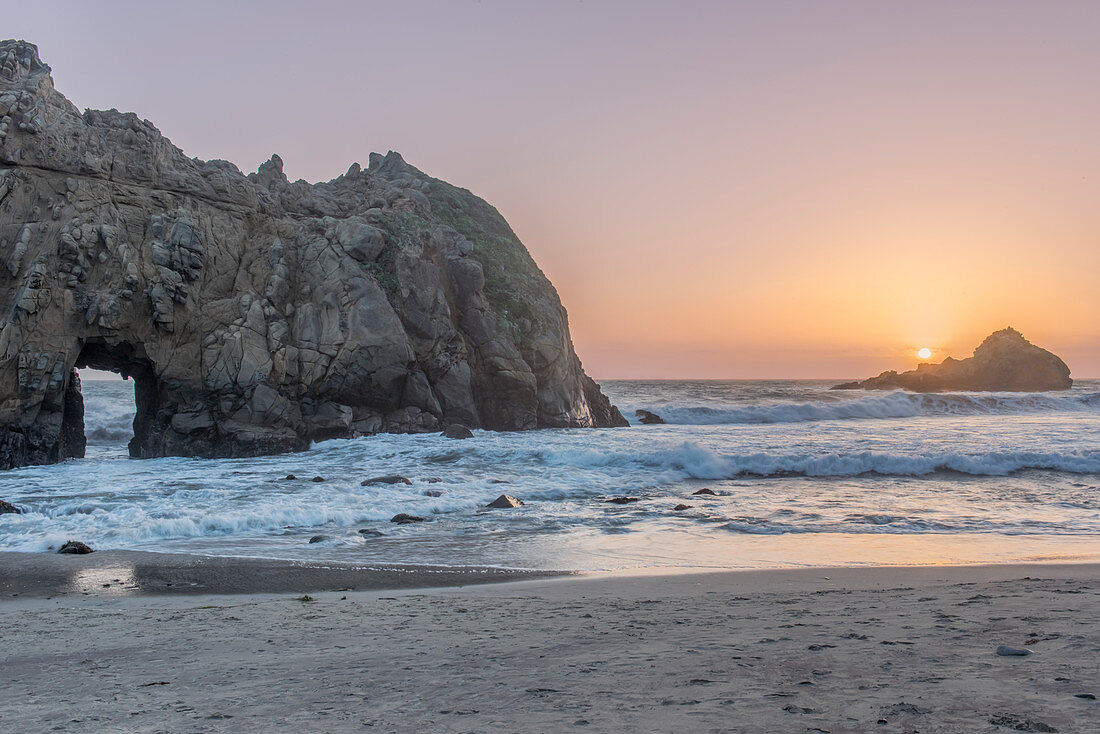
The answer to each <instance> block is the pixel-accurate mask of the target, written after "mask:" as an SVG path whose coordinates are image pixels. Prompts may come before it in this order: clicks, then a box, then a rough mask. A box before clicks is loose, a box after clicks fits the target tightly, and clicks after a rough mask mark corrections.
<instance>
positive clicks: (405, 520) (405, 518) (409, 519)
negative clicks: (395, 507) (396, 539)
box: [390, 512, 424, 525]
mask: <svg viewBox="0 0 1100 734" xmlns="http://www.w3.org/2000/svg"><path fill="white" fill-rule="evenodd" d="M390 522H395V523H397V524H398V525H408V524H409V523H413V522H424V518H422V517H418V516H417V515H407V514H405V513H404V512H399V513H398V514H396V515H394V516H393V517H391V518H390Z"/></svg>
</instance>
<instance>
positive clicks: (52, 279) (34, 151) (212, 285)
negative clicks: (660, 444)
mask: <svg viewBox="0 0 1100 734" xmlns="http://www.w3.org/2000/svg"><path fill="white" fill-rule="evenodd" d="M0 301H2V303H0V318H2V319H3V321H0V467H3V468H8V467H13V466H20V465H25V464H39V463H50V462H55V461H59V460H61V459H64V458H66V457H72V456H81V455H82V454H83V450H84V432H83V420H82V412H83V403H82V399H81V395H80V384H79V380H78V379H77V378H76V372H75V368H77V367H93V368H96V369H106V370H113V371H115V372H119V373H121V374H123V375H124V376H129V377H133V378H134V380H135V381H136V396H137V417H136V418H135V420H134V438H133V440H132V441H131V443H130V454H131V455H132V456H135V457H150V456H167V455H184V456H207V457H215V456H247V455H256V454H264V453H274V452H282V451H288V450H297V449H304V448H306V447H308V445H309V443H310V442H311V441H314V440H320V439H325V438H333V437H350V436H357V435H366V434H373V433H377V432H422V431H440V430H442V429H443V427H445V426H446V425H448V424H451V423H459V424H462V425H466V426H470V427H473V428H486V429H495V430H518V429H533V428H542V427H583V426H616V425H626V421H625V420H623V418H622V416H621V415H620V414H619V411H618V410H617V409H616V408H615V407H614V406H612V405H611V404H610V402H609V401H608V399H607V398H606V397H605V396H604V395H603V394H602V393H601V392H600V389H599V387H598V385H597V384H596V383H595V382H594V381H593V380H591V379H590V378H589V377H588V376H587V375H585V373H584V371H583V370H582V368H581V364H580V361H579V360H578V358H577V355H576V354H575V352H574V350H573V345H572V342H571V340H570V337H569V330H568V325H567V320H566V313H565V309H564V308H563V307H562V305H561V302H560V301H559V299H558V296H557V293H556V292H555V290H554V288H553V286H552V285H551V284H550V282H549V281H548V280H547V279H546V277H545V276H544V275H543V274H542V272H541V271H540V270H539V268H538V266H537V265H535V263H534V261H533V260H532V259H531V257H530V255H529V254H528V253H527V251H526V250H525V249H524V247H523V245H522V243H520V241H519V240H518V239H517V238H516V236H515V234H514V233H513V232H512V230H511V229H510V228H509V226H508V224H507V223H506V222H505V221H504V219H503V218H502V217H501V216H500V215H499V214H498V213H497V212H496V210H494V209H493V208H492V207H491V206H489V205H488V204H487V203H485V202H484V201H482V200H481V199H479V198H477V197H475V196H474V195H472V194H470V193H469V192H468V191H466V190H464V189H459V188H456V187H454V186H451V185H449V184H447V183H445V182H443V181H439V180H437V179H433V178H430V177H429V176H426V175H425V174H423V173H421V172H420V171H419V170H417V169H416V168H414V167H412V166H410V165H408V164H407V163H405V161H404V160H402V158H401V156H400V155H398V154H396V153H392V152H391V153H389V154H388V155H385V156H382V155H378V154H373V153H372V154H371V156H370V165H369V167H368V168H367V169H366V170H364V169H361V168H360V167H359V165H358V164H355V165H353V166H352V167H351V168H350V169H349V170H348V171H347V173H346V174H344V175H343V176H340V177H339V178H336V179H333V180H332V181H329V182H327V183H320V184H313V185H310V184H307V183H305V182H304V181H295V182H291V181H289V180H287V177H286V176H285V175H284V174H283V170H282V161H281V160H280V159H279V157H278V156H272V158H271V160H269V161H268V162H267V163H265V164H263V165H262V166H260V169H259V171H257V172H256V173H253V174H250V175H249V176H247V177H246V176H244V175H243V174H241V172H240V171H239V170H238V169H237V168H236V167H235V166H234V165H233V164H231V163H228V162H225V161H200V160H196V159H191V158H188V157H186V156H185V155H184V154H183V152H182V151H180V150H179V149H178V148H176V147H175V146H173V145H172V143H171V142H170V141H169V140H168V139H167V138H165V137H164V136H162V135H161V134H160V132H159V131H158V130H157V129H156V128H155V127H153V125H152V124H151V123H149V122H148V121H145V120H141V119H139V118H138V117H137V116H136V115H134V114H133V113H120V112H118V111H116V110H108V111H105V112H104V111H95V110H87V111H85V112H84V113H83V114H81V113H80V112H79V111H78V110H77V109H76V108H75V107H74V106H73V105H72V104H71V103H70V102H69V101H68V100H67V99H66V98H65V97H64V96H62V95H61V94H60V93H58V92H57V91H55V90H54V88H53V81H52V79H51V77H50V69H49V67H48V66H47V65H45V64H44V63H42V62H41V61H40V60H39V58H38V52H37V49H36V48H35V47H34V46H33V45H31V44H28V43H24V42H21V41H2V42H0Z"/></svg>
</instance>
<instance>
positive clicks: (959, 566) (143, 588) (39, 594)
mask: <svg viewBox="0 0 1100 734" xmlns="http://www.w3.org/2000/svg"><path fill="white" fill-rule="evenodd" d="M1040 573H1041V574H1043V575H1046V576H1051V577H1056V578H1077V577H1082V576H1083V577H1089V578H1091V577H1097V578H1100V562H1097V561H1095V560H1068V561H1067V560H1064V559H1059V560H1027V561H1006V562H1004V563H988V562H976V563H969V564H968V563H940V562H929V563H926V564H913V563H894V564H891V563H881V564H856V565H843V566H840V565H833V566H828V565H826V566H798V567H794V566H782V567H774V568H760V567H746V568H718V567H704V566H698V567H690V566H687V567H685V566H654V567H640V568H630V569H622V570H616V571H584V570H530V569H516V568H499V567H491V566H473V565H470V566H436V565H419V564H400V563H356V564H352V563H346V562H327V561H295V560H282V559H262V558H251V557H243V556H209V555H191V554H183V553H158V552H152V551H129V550H102V551H96V552H95V553H91V554H86V555H63V554H57V553H23V552H17V551H0V602H4V601H10V600H14V599H20V598H23V599H26V598H47V599H49V598H54V597H63V596H97V597H111V598H117V597H156V596H179V595H190V596H195V595H204V594H210V595H236V596H248V595H256V594H259V595H263V594H283V593H303V594H304V593H307V592H310V593H319V592H325V591H341V592H374V591H418V590H429V589H446V588H459V589H461V588H464V587H466V586H472V585H481V584H507V585H509V586H512V585H516V584H524V583H528V584H529V583H532V582H540V581H553V582H559V581H561V580H563V579H570V580H575V581H594V582H609V581H610V582H616V581H626V580H630V579H637V580H647V579H648V580H653V579H658V580H663V581H664V582H665V583H679V581H676V582H673V581H672V580H673V579H679V580H683V579H688V581H687V583H703V582H704V581H706V582H710V583H732V582H733V580H735V579H736V580H737V583H738V584H739V585H741V586H743V587H744V588H746V589H775V588H791V589H797V588H799V587H800V586H801V585H805V584H812V583H816V582H817V581H818V580H822V579H825V580H829V581H833V582H835V583H842V584H846V585H848V586H850V587H852V588H863V587H864V585H865V584H868V583H869V584H871V585H872V586H873V585H875V584H877V583H879V581H878V580H879V579H880V578H881V577H883V576H890V575H892V574H898V575H903V576H908V577H913V578H915V579H919V580H921V582H923V583H929V582H932V581H940V582H947V581H963V580H969V581H974V580H978V581H983V582H986V581H993V580H999V579H1002V580H1003V579H1005V578H1010V577H1016V576H1020V575H1028V574H1040Z"/></svg>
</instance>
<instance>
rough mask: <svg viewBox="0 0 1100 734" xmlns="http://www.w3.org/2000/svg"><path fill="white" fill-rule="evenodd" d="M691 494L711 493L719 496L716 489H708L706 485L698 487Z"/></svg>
mask: <svg viewBox="0 0 1100 734" xmlns="http://www.w3.org/2000/svg"><path fill="white" fill-rule="evenodd" d="M691 494H692V495H700V494H711V495H715V496H717V494H716V493H715V491H714V490H713V489H707V488H706V487H703V488H702V489H697V490H695V491H694V492H692V493H691Z"/></svg>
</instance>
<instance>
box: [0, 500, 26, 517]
mask: <svg viewBox="0 0 1100 734" xmlns="http://www.w3.org/2000/svg"><path fill="white" fill-rule="evenodd" d="M8 514H12V515H21V514H23V511H22V510H20V509H19V508H18V507H16V506H15V505H13V504H12V503H10V502H5V501H4V500H0V515H8Z"/></svg>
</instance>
